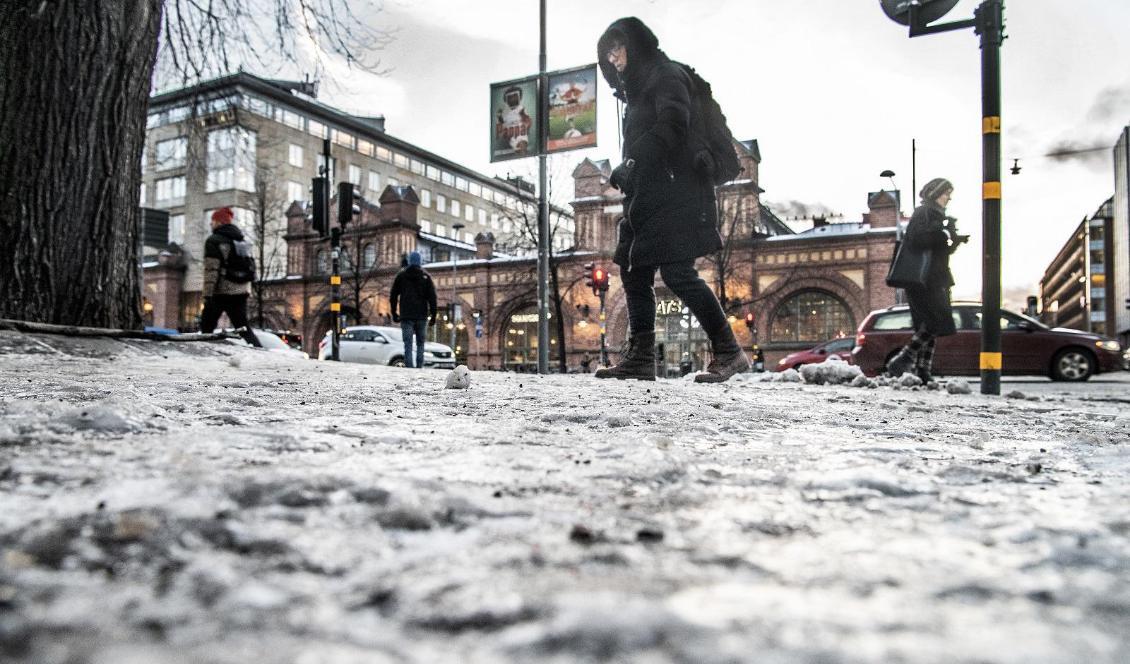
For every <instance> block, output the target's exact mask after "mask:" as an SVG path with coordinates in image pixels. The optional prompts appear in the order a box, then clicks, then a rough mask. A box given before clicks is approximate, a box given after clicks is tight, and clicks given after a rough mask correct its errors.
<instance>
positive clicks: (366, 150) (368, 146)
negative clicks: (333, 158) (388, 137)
mask: <svg viewBox="0 0 1130 664" xmlns="http://www.w3.org/2000/svg"><path fill="white" fill-rule="evenodd" d="M357 151H358V152H360V153H361V154H363V155H365V156H366V157H372V156H373V144H372V143H370V142H369V141H366V140H365V139H363V138H359V139H357Z"/></svg>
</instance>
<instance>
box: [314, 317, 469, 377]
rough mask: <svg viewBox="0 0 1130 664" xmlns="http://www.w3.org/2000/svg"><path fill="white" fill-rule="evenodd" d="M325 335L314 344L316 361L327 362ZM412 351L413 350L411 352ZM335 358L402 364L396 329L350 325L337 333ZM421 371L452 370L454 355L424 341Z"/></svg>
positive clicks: (448, 348) (328, 345)
mask: <svg viewBox="0 0 1130 664" xmlns="http://www.w3.org/2000/svg"><path fill="white" fill-rule="evenodd" d="M332 335H333V333H332V332H330V331H327V332H326V336H324V337H322V340H321V342H319V343H318V359H319V360H325V359H329V357H330V355H331V352H332V351H331V343H332V341H331V337H332ZM414 352H415V349H413V353H414ZM338 356H339V357H340V358H341V361H342V362H362V363H366V364H387V365H389V366H394V367H403V366H405V365H404V339H403V337H402V336H401V334H400V328H399V327H384V326H379V325H352V326H350V327H347V328H345V329H344V330H342V331H341V340H340V347H339V348H338ZM424 368H426V369H430V368H434V369H454V368H455V353H453V352H452V351H451V346H445V345H443V344H439V343H435V342H434V341H428V342H426V343H425V344H424Z"/></svg>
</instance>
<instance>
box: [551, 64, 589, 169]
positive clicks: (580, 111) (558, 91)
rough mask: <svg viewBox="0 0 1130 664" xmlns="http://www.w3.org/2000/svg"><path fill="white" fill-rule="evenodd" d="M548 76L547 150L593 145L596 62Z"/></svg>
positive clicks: (553, 150)
mask: <svg viewBox="0 0 1130 664" xmlns="http://www.w3.org/2000/svg"><path fill="white" fill-rule="evenodd" d="M548 76H549V89H548V93H547V94H548V96H549V99H548V105H547V108H548V109H549V128H548V131H547V132H546V146H545V151H546V152H548V153H553V152H564V151H566V150H578V149H582V148H592V147H596V81H597V78H596V65H595V64H594V65H587V66H584V67H578V68H576V69H568V70H564V71H558V72H553V73H551V74H549V75H548Z"/></svg>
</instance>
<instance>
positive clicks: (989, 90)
mask: <svg viewBox="0 0 1130 664" xmlns="http://www.w3.org/2000/svg"><path fill="white" fill-rule="evenodd" d="M975 16H976V21H977V34H979V35H981V115H982V139H981V144H982V155H983V162H984V163H983V165H982V185H981V187H982V210H981V220H982V233H983V235H984V246H983V256H982V266H981V275H982V276H981V394H1000V393H1001V366H1002V355H1001V326H1000V322H999V321H1000V308H1001V55H1000V49H1001V42H1003V41H1004V0H985V2H983V3H981V6H979V7H978V8H977V10H976V13H975Z"/></svg>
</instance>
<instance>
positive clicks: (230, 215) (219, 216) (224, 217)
mask: <svg viewBox="0 0 1130 664" xmlns="http://www.w3.org/2000/svg"><path fill="white" fill-rule="evenodd" d="M234 218H235V213H234V212H232V211H231V208H230V207H222V208H218V209H216V211H214V212H213V213H212V221H218V222H220V223H221V224H230V223H231V220H232V219H234Z"/></svg>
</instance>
